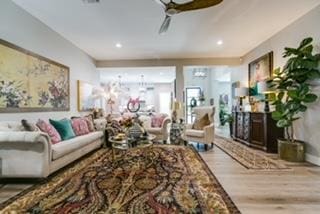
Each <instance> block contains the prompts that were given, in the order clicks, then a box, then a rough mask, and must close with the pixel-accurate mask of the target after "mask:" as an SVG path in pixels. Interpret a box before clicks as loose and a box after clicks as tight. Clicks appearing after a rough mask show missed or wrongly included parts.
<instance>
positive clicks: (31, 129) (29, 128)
mask: <svg viewBox="0 0 320 214" xmlns="http://www.w3.org/2000/svg"><path fill="white" fill-rule="evenodd" d="M21 125H22V126H23V128H24V130H25V131H27V132H37V131H39V128H38V127H37V126H36V125H35V124H33V123H30V122H29V121H28V120H25V119H23V120H21Z"/></svg>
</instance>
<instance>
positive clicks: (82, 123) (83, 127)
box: [71, 118, 90, 136]
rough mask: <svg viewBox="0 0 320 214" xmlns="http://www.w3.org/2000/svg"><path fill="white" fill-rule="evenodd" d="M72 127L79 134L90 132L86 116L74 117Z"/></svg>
mask: <svg viewBox="0 0 320 214" xmlns="http://www.w3.org/2000/svg"><path fill="white" fill-rule="evenodd" d="M71 124H72V129H73V131H74V133H75V134H76V135H77V136H80V135H85V134H89V132H90V131H89V128H88V124H87V122H86V120H85V119H84V118H73V119H72V120H71Z"/></svg>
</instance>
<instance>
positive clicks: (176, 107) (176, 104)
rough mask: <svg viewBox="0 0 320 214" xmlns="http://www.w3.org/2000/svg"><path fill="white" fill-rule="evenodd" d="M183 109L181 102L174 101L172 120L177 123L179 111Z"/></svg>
mask: <svg viewBox="0 0 320 214" xmlns="http://www.w3.org/2000/svg"><path fill="white" fill-rule="evenodd" d="M180 109H181V103H180V102H178V101H174V102H173V103H172V106H171V110H172V122H173V123H176V122H177V119H178V111H179V110H180Z"/></svg>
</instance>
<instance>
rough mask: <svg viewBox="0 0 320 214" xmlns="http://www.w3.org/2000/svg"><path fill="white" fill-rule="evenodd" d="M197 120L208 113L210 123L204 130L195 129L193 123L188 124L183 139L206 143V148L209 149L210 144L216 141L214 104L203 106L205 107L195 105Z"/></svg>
mask: <svg viewBox="0 0 320 214" xmlns="http://www.w3.org/2000/svg"><path fill="white" fill-rule="evenodd" d="M193 111H194V113H195V115H196V120H198V119H200V118H201V117H203V116H204V115H205V114H208V116H209V120H210V125H208V126H205V127H204V128H203V130H196V129H193V128H192V126H193V124H187V125H186V128H185V130H184V133H183V136H182V138H183V140H185V141H194V142H197V143H203V144H205V149H206V150H207V148H208V144H211V145H213V141H214V119H213V118H214V113H215V107H214V106H203V107H195V108H194V109H193Z"/></svg>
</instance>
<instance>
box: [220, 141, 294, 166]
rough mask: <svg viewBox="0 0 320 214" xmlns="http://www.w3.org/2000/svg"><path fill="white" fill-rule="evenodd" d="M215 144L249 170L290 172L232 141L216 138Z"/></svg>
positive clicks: (273, 161)
mask: <svg viewBox="0 0 320 214" xmlns="http://www.w3.org/2000/svg"><path fill="white" fill-rule="evenodd" d="M214 144H215V145H216V146H218V147H219V148H220V149H222V150H223V151H224V152H225V153H227V154H228V155H229V156H230V157H232V158H233V159H235V160H236V161H238V162H239V163H240V164H242V165H243V166H244V167H246V168H247V169H253V170H270V171H271V170H290V169H291V168H290V167H288V166H286V165H285V164H283V163H281V162H280V161H278V160H274V159H272V158H270V157H267V156H266V155H263V154H261V153H260V152H258V151H256V150H254V149H251V148H249V147H247V146H245V145H242V144H241V143H239V142H236V141H234V140H232V139H227V138H224V137H220V136H215V142H214Z"/></svg>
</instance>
